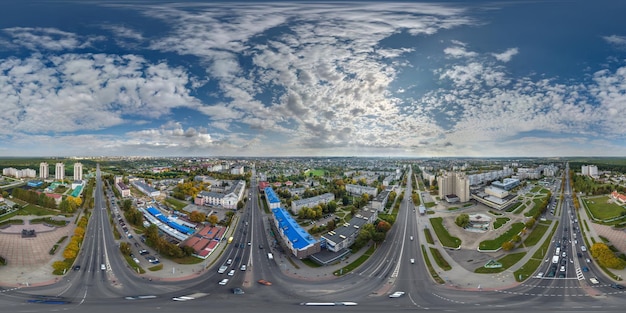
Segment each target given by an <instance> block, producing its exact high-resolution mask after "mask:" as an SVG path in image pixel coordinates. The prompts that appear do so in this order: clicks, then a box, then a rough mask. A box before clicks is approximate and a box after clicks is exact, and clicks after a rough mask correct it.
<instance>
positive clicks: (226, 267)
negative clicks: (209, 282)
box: [217, 265, 228, 274]
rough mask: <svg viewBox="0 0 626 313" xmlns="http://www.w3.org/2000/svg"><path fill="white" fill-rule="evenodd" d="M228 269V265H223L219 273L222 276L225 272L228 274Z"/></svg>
mask: <svg viewBox="0 0 626 313" xmlns="http://www.w3.org/2000/svg"><path fill="white" fill-rule="evenodd" d="M227 269H228V266H226V265H222V266H220V268H219V269H218V270H217V272H218V273H220V274H224V272H226V270H227Z"/></svg>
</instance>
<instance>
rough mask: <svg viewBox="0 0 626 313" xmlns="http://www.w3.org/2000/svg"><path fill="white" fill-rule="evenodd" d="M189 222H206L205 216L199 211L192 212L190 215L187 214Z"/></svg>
mask: <svg viewBox="0 0 626 313" xmlns="http://www.w3.org/2000/svg"><path fill="white" fill-rule="evenodd" d="M189 220H191V221H192V222H196V223H201V222H204V221H205V220H206V214H204V213H202V212H200V211H192V212H191V214H189Z"/></svg>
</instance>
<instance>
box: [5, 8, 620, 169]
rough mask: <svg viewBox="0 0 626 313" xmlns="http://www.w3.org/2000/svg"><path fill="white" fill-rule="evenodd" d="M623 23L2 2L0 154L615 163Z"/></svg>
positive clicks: (495, 13) (553, 15)
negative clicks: (588, 159)
mask: <svg viewBox="0 0 626 313" xmlns="http://www.w3.org/2000/svg"><path fill="white" fill-rule="evenodd" d="M623 12H626V2H624V1H604V0H600V1H582V0H581V1H493V2H490V1H432V2H418V1H404V2H387V1H366V2H344V1H342V2H338V1H326V2H321V1H309V2H295V1H278V2H260V1H247V2H221V3H220V2H215V1H210V2H209V1H187V2H185V1H179V2H169V1H145V0H144V1H55V0H50V1H41V0H40V1H33V0H19V1H18V0H7V1H5V2H3V9H2V11H1V12H0V112H1V114H0V156H194V157H195V156H207V157H213V156H235V157H236V156H242V157H272V156H322V157H323V156H380V157H446V156H450V157H559V156H624V155H626V136H625V135H626V19H624V18H623Z"/></svg>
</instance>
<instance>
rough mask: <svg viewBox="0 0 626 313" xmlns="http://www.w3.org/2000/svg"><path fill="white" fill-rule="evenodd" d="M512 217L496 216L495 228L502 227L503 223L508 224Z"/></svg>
mask: <svg viewBox="0 0 626 313" xmlns="http://www.w3.org/2000/svg"><path fill="white" fill-rule="evenodd" d="M510 220H511V219H510V218H508V217H498V218H496V221H495V222H493V229H498V228H500V227H502V225H504V224H506V222H508V221H510Z"/></svg>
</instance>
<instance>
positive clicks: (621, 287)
mask: <svg viewBox="0 0 626 313" xmlns="http://www.w3.org/2000/svg"><path fill="white" fill-rule="evenodd" d="M611 288H614V289H619V290H622V289H624V286H622V285H620V284H611Z"/></svg>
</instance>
